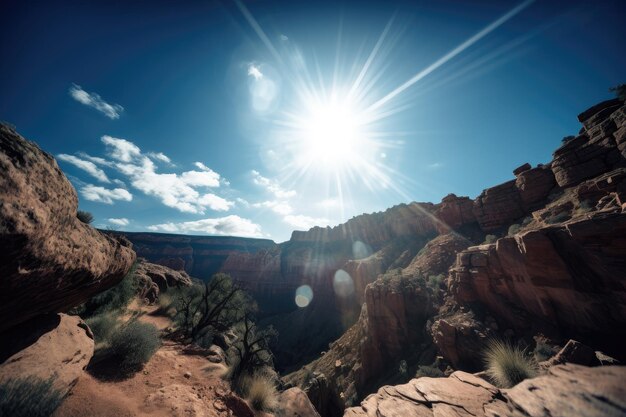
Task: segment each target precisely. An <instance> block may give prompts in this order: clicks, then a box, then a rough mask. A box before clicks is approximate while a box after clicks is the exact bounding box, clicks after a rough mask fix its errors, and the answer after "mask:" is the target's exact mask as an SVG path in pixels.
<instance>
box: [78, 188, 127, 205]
mask: <svg viewBox="0 0 626 417" xmlns="http://www.w3.org/2000/svg"><path fill="white" fill-rule="evenodd" d="M80 193H81V194H82V196H83V198H85V200H89V201H96V202H99V203H105V204H113V201H114V200H121V201H132V199H133V195H132V194H131V193H129V192H128V191H126V190H125V189H123V188H114V189H112V190H110V189H108V188H104V187H98V186H96V185H92V184H86V185H84V186H83V187H82V188H81V189H80Z"/></svg>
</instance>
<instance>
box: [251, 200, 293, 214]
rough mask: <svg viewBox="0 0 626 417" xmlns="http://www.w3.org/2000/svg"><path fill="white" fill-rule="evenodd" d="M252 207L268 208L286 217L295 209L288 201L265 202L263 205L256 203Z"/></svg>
mask: <svg viewBox="0 0 626 417" xmlns="http://www.w3.org/2000/svg"><path fill="white" fill-rule="evenodd" d="M252 207H256V208H268V209H271V210H272V211H273V212H274V213H277V214H281V215H283V216H284V215H286V214H290V213H291V212H292V211H293V209H292V208H291V205H290V204H289V203H288V202H286V201H263V202H262V203H254V204H252Z"/></svg>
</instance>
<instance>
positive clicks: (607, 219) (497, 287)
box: [450, 213, 626, 342]
mask: <svg viewBox="0 0 626 417" xmlns="http://www.w3.org/2000/svg"><path fill="white" fill-rule="evenodd" d="M625 236H626V214H622V213H596V214H594V215H591V216H589V218H586V219H582V220H577V221H572V222H568V223H566V224H564V225H554V226H548V227H545V228H542V229H539V230H533V231H529V232H526V233H522V234H521V235H516V236H514V237H506V238H502V239H499V240H498V241H497V243H495V244H491V245H483V246H476V247H472V248H469V249H467V250H465V251H463V252H461V253H460V254H459V255H458V257H457V262H456V265H455V267H454V268H453V270H452V275H451V280H452V281H451V285H450V289H451V292H452V293H453V294H454V296H455V297H456V299H457V300H458V301H459V302H460V303H471V302H477V301H480V302H481V303H483V304H484V305H485V306H486V307H487V308H488V309H489V310H490V311H492V312H493V313H494V315H496V316H498V317H499V318H500V319H502V320H503V321H505V322H507V323H510V324H511V325H513V326H514V327H516V328H528V327H529V326H530V325H531V324H532V323H533V321H532V320H531V321H528V320H527V318H526V317H525V316H520V315H519V311H520V310H521V311H522V312H525V313H527V314H529V315H530V316H531V317H534V318H535V319H534V320H540V321H542V322H545V323H548V324H550V325H553V326H554V327H556V328H558V329H561V331H563V332H564V333H566V334H571V335H580V337H581V339H580V340H583V341H584V340H586V339H589V338H594V337H596V336H597V335H613V336H614V337H617V334H622V333H623V330H624V329H626V314H625V312H626V290H625V288H626V286H625V285H624V283H625V280H626V274H625V272H624V271H626V239H625ZM623 336H626V334H624V335H623ZM596 342H597V340H596Z"/></svg>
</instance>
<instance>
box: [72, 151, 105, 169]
mask: <svg viewBox="0 0 626 417" xmlns="http://www.w3.org/2000/svg"><path fill="white" fill-rule="evenodd" d="M77 155H78V156H80V157H81V158H83V159H86V160H88V161H91V162H93V163H94V164H97V165H104V166H108V167H110V166H113V162H111V161H107V160H106V159H104V158H100V157H98V156H91V155H89V154H87V153H85V152H77Z"/></svg>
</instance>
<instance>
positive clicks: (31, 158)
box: [0, 125, 135, 332]
mask: <svg viewBox="0 0 626 417" xmlns="http://www.w3.org/2000/svg"><path fill="white" fill-rule="evenodd" d="M0 202H1V203H0V242H1V244H2V251H0V332H2V331H4V330H6V329H8V328H10V327H12V326H15V325H17V324H19V323H21V322H24V321H26V320H28V319H30V318H32V317H35V316H37V315H39V314H43V313H50V312H60V311H65V310H68V309H70V308H71V307H73V306H76V305H78V304H80V303H82V302H84V301H86V300H87V299H89V298H90V297H91V296H93V295H95V294H97V293H98V292H100V291H103V290H105V289H107V288H109V287H111V286H113V285H114V284H116V283H118V282H119V281H120V280H121V279H122V278H123V277H124V276H125V275H126V273H127V272H128V270H129V269H130V267H131V265H132V264H133V262H134V260H135V253H134V252H133V250H132V249H131V247H130V243H128V241H125V240H123V239H121V240H118V239H116V238H114V237H112V236H108V235H105V234H103V233H100V232H99V231H97V230H96V229H94V228H93V227H91V226H89V225H87V224H84V223H82V222H81V221H80V220H79V219H78V218H77V217H76V212H77V207H78V197H77V195H76V191H75V190H74V188H73V187H72V185H71V184H70V182H69V181H68V180H67V178H66V177H65V175H63V173H62V172H61V170H60V169H59V167H58V166H57V164H56V162H55V160H54V158H53V157H52V156H51V155H49V154H47V153H45V152H43V151H42V150H41V149H39V147H38V146H37V145H35V144H34V143H32V142H30V141H28V140H26V139H24V138H23V137H21V136H20V135H19V134H18V133H17V132H15V130H13V129H11V128H10V127H8V126H6V125H1V126H0Z"/></svg>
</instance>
